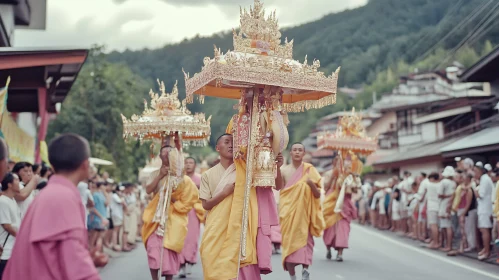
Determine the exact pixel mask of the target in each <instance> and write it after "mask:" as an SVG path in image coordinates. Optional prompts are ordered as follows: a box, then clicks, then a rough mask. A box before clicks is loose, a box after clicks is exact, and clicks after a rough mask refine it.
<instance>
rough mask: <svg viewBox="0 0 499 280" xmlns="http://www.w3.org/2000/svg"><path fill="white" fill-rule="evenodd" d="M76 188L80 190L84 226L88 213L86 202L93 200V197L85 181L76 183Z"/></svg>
mask: <svg viewBox="0 0 499 280" xmlns="http://www.w3.org/2000/svg"><path fill="white" fill-rule="evenodd" d="M76 187H77V188H78V191H79V192H80V196H81V203H82V204H83V208H85V214H86V216H85V227H86V226H87V219H86V218H87V217H88V214H89V211H88V208H87V204H88V201H89V200H90V201H94V197H93V196H92V192H91V191H90V190H89V189H88V184H87V183H85V182H80V183H78V186H76Z"/></svg>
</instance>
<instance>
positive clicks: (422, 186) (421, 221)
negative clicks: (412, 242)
mask: <svg viewBox="0 0 499 280" xmlns="http://www.w3.org/2000/svg"><path fill="white" fill-rule="evenodd" d="M427 177H428V176H427V175H426V173H421V175H420V178H419V181H420V183H419V188H418V192H417V193H416V194H415V195H414V197H415V199H417V200H418V207H419V209H418V239H419V240H421V241H425V240H426V218H425V217H424V216H423V210H424V208H425V206H426V191H427V189H428V183H429V182H430V181H429V180H428V178H427Z"/></svg>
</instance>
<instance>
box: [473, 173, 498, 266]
mask: <svg viewBox="0 0 499 280" xmlns="http://www.w3.org/2000/svg"><path fill="white" fill-rule="evenodd" d="M475 178H476V179H477V180H478V179H479V180H480V183H479V185H478V188H477V190H476V191H475V195H476V198H477V201H478V229H479V230H480V234H481V235H482V244H483V249H482V250H481V251H480V252H479V253H478V259H479V260H486V259H487V258H489V257H490V235H491V229H492V192H493V190H494V183H493V182H492V179H490V176H489V175H488V174H487V170H486V169H485V168H483V167H482V166H476V167H475Z"/></svg>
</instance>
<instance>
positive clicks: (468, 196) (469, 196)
mask: <svg viewBox="0 0 499 280" xmlns="http://www.w3.org/2000/svg"><path fill="white" fill-rule="evenodd" d="M472 191H473V189H471V188H470V189H469V190H468V192H467V193H466V207H464V209H466V211H464V212H463V215H464V216H466V213H467V212H468V210H469V209H470V207H471V201H472V200H473V193H472Z"/></svg>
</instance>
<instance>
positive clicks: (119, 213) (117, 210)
mask: <svg viewBox="0 0 499 280" xmlns="http://www.w3.org/2000/svg"><path fill="white" fill-rule="evenodd" d="M122 202H123V200H122V199H121V197H120V196H119V195H118V194H117V193H113V196H112V198H111V215H113V217H117V218H120V219H123V205H122V204H121V203H122Z"/></svg>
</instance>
